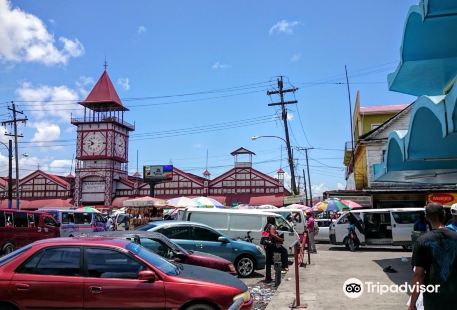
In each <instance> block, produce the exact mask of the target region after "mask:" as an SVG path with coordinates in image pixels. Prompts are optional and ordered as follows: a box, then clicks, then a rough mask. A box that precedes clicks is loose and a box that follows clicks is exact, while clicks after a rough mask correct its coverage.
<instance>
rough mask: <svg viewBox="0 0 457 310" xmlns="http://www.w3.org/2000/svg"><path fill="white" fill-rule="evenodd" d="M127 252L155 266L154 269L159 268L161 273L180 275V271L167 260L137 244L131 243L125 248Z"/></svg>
mask: <svg viewBox="0 0 457 310" xmlns="http://www.w3.org/2000/svg"><path fill="white" fill-rule="evenodd" d="M125 248H126V249H127V250H129V251H131V252H133V253H134V254H136V255H137V256H139V257H140V258H142V259H144V260H145V261H147V262H148V263H149V264H151V265H153V266H154V267H156V268H158V269H159V270H160V271H162V272H164V273H166V274H167V275H171V276H176V275H178V274H179V269H178V268H177V267H176V266H175V265H173V264H171V263H169V262H168V261H167V260H165V259H163V258H162V257H160V256H159V255H157V254H155V253H153V252H151V251H149V250H147V249H146V248H144V247H142V246H141V245H139V244H136V243H133V242H131V243H129V244H127V246H126V247H125Z"/></svg>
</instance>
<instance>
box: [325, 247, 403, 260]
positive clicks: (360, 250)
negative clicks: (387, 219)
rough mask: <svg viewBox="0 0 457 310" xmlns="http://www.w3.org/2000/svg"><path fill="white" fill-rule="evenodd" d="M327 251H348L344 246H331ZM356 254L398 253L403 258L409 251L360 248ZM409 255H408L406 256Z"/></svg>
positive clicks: (392, 248)
mask: <svg viewBox="0 0 457 310" xmlns="http://www.w3.org/2000/svg"><path fill="white" fill-rule="evenodd" d="M328 250H329V251H348V252H349V250H347V249H346V248H345V247H344V246H333V247H330V248H328ZM356 252H399V253H405V256H407V257H410V256H411V251H409V250H404V249H402V248H397V247H395V248H394V247H389V248H377V247H360V248H359V249H358V250H356ZM408 253H409V254H408Z"/></svg>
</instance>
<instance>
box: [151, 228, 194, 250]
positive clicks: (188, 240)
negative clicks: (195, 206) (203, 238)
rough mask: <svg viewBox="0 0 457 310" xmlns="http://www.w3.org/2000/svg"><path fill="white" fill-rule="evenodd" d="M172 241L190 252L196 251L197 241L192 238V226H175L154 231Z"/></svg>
mask: <svg viewBox="0 0 457 310" xmlns="http://www.w3.org/2000/svg"><path fill="white" fill-rule="evenodd" d="M154 231H156V232H159V233H161V234H163V235H164V236H166V237H168V239H172V240H173V242H175V243H177V244H179V245H180V246H182V247H183V248H185V249H186V250H188V251H196V250H197V248H196V245H195V241H194V240H193V237H192V226H190V225H175V226H165V227H159V228H158V229H157V230H154Z"/></svg>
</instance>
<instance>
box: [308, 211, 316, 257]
mask: <svg viewBox="0 0 457 310" xmlns="http://www.w3.org/2000/svg"><path fill="white" fill-rule="evenodd" d="M306 217H307V220H306V229H307V231H308V240H309V242H308V246H309V252H310V253H317V251H316V243H315V242H314V235H315V227H314V225H315V221H314V214H313V212H309V213H307V214H306Z"/></svg>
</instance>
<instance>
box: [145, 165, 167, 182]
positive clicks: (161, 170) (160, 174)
mask: <svg viewBox="0 0 457 310" xmlns="http://www.w3.org/2000/svg"><path fill="white" fill-rule="evenodd" d="M143 179H144V180H145V181H146V182H147V181H154V182H159V181H165V180H171V179H173V165H155V166H143Z"/></svg>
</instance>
